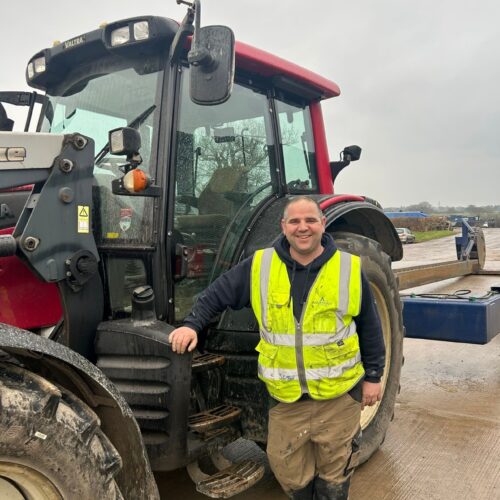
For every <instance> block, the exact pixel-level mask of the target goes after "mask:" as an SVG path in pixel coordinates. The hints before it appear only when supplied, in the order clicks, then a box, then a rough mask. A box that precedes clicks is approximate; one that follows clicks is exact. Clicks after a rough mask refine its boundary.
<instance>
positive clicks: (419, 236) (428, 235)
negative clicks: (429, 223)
mask: <svg viewBox="0 0 500 500" xmlns="http://www.w3.org/2000/svg"><path fill="white" fill-rule="evenodd" d="M413 234H414V235H415V238H416V240H415V243H422V241H429V240H437V239H438V238H445V237H446V236H453V234H454V232H453V231H446V230H445V231H415V232H414V233H413Z"/></svg>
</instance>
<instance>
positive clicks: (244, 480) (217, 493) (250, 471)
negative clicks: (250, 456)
mask: <svg viewBox="0 0 500 500" xmlns="http://www.w3.org/2000/svg"><path fill="white" fill-rule="evenodd" d="M264 471H265V468H264V465H263V464H259V463H257V462H254V461H252V460H245V461H243V462H240V463H239V464H234V465H231V466H230V467H228V468H227V469H224V470H221V471H220V472H217V473H216V474H214V475H213V476H210V477H209V478H207V479H204V480H202V481H200V482H198V483H196V490H197V491H198V492H200V493H202V494H203V495H206V496H208V497H210V498H230V497H232V496H234V495H237V494H238V493H241V492H242V491H245V490H247V489H248V488H250V487H252V486H253V485H254V484H255V483H257V482H258V481H259V480H260V479H262V476H263V475H264Z"/></svg>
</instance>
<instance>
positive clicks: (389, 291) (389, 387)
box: [332, 232, 404, 463]
mask: <svg viewBox="0 0 500 500" xmlns="http://www.w3.org/2000/svg"><path fill="white" fill-rule="evenodd" d="M332 236H333V238H334V240H335V244H336V245H337V247H338V248H340V249H341V250H344V251H346V252H349V253H351V254H354V255H359V256H360V257H361V268H362V270H363V273H364V274H365V276H366V278H367V280H368V281H369V283H370V286H371V290H372V294H373V297H374V299H375V304H376V307H377V311H378V315H379V317H380V323H381V326H382V332H383V335H384V343H385V350H386V356H385V367H384V375H383V377H382V400H381V401H380V402H379V403H377V404H376V405H374V406H367V407H365V409H364V410H363V412H362V413H361V429H362V439H361V445H360V459H359V463H363V462H366V460H368V459H369V458H370V457H371V455H372V454H373V453H375V451H377V449H378V448H379V447H380V445H381V444H382V443H383V441H384V439H385V434H386V432H387V428H388V426H389V423H390V421H391V420H392V418H393V416H394V405H395V403H396V396H397V395H398V392H399V379H400V375H401V366H402V364H403V337H404V329H403V315H402V307H401V301H400V299H399V291H398V285H397V282H396V278H395V276H394V274H393V272H392V269H391V260H390V257H389V256H388V255H387V254H386V253H384V251H383V250H382V247H381V245H380V244H379V243H378V242H377V241H374V240H372V239H370V238H366V237H364V236H360V235H357V234H353V233H347V232H342V233H341V232H338V233H334V234H333V235H332Z"/></svg>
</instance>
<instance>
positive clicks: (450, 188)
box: [0, 0, 500, 206]
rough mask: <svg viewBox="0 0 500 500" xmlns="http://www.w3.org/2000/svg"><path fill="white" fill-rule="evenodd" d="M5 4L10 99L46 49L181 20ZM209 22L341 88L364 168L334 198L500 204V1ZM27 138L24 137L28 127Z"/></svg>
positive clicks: (335, 112) (302, 10) (333, 153)
mask: <svg viewBox="0 0 500 500" xmlns="http://www.w3.org/2000/svg"><path fill="white" fill-rule="evenodd" d="M23 6H24V8H23V14H20V4H18V3H17V2H12V1H9V2H2V6H1V7H0V13H1V17H2V21H3V22H2V29H1V30H0V50H1V62H2V64H1V69H0V75H1V77H0V83H1V85H0V89H1V90H23V89H26V88H27V86H26V83H25V79H24V73H25V66H26V63H27V62H28V59H29V58H30V57H31V56H32V55H33V54H34V53H35V52H37V51H38V50H40V49H42V48H45V47H48V46H51V45H52V42H53V41H54V40H60V41H64V40H66V39H69V38H72V37H74V36H76V35H78V34H81V33H84V32H86V31H90V30H92V29H95V28H96V27H98V25H99V24H100V23H101V22H103V21H108V22H111V21H116V20H118V19H122V18H126V17H131V16H135V15H142V14H154V15H161V16H166V17H172V18H173V19H177V20H181V19H182V17H183V15H184V13H185V7H182V6H178V5H177V4H176V2H175V0H162V1H159V0H151V1H148V0H143V1H142V2H137V1H132V0H122V1H114V0H113V1H107V2H106V1H103V0H100V1H98V0H86V1H85V2H81V3H73V2H67V1H56V0H46V1H44V2H34V1H33V0H29V1H28V2H24V3H23ZM202 6H203V10H202V23H203V24H225V25H228V26H230V27H231V28H232V29H233V30H234V32H235V35H236V38H237V39H238V40H241V41H243V42H246V43H249V44H251V45H254V46H256V47H259V48H262V49H265V50H267V51H269V52H273V53H275V54H277V55H279V56H281V57H284V58H286V59H289V60H291V61H293V62H295V63H297V64H300V65H302V66H305V67H307V68H308V69H311V70H313V71H316V72H318V73H320V74H321V75H323V76H325V77H327V78H329V79H331V80H334V81H335V82H336V83H337V84H339V85H340V88H341V91H342V95H341V96H340V97H337V98H334V99H330V100H328V101H324V102H323V113H324V117H325V122H326V129H327V136H328V141H329V148H330V158H331V159H336V158H337V156H338V153H339V151H340V150H341V149H342V148H343V147H344V146H347V145H350V144H359V145H360V146H361V147H362V148H363V154H362V157H361V160H360V161H359V162H357V163H353V164H352V165H351V166H349V167H348V168H347V169H346V170H345V171H344V172H342V173H341V174H340V176H339V179H338V181H337V184H336V191H337V192H342V193H352V194H364V195H367V196H370V197H372V198H375V199H377V200H378V201H379V202H380V203H381V204H382V205H384V206H400V205H408V204H412V203H417V202H419V201H429V202H431V203H432V204H434V205H438V204H441V205H469V204H475V205H486V204H495V205H496V204H500V182H499V181H500V140H499V139H498V137H497V136H498V133H499V130H500V98H499V93H498V90H497V87H498V85H499V83H500V28H499V26H498V25H499V20H500V2H498V1H496V0H477V1H476V2H470V1H465V0H454V1H453V0H441V1H440V0H419V1H408V0H378V1H376V2H375V1H370V0H363V1H358V2H347V1H339V0H329V1H327V0H324V1H319V0H316V1H314V0H309V1H299V0H285V1H281V2H273V1H269V0H248V1H247V0H232V1H231V0H202ZM16 128H17V129H20V128H21V124H20V123H18V124H17V126H16Z"/></svg>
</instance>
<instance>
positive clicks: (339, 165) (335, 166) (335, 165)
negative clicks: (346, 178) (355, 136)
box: [330, 146, 361, 182]
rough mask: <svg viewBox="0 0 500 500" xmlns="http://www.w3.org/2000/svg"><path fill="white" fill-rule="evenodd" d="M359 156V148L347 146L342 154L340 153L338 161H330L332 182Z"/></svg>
mask: <svg viewBox="0 0 500 500" xmlns="http://www.w3.org/2000/svg"><path fill="white" fill-rule="evenodd" d="M360 156H361V148H360V147H359V146H347V147H346V148H344V150H343V151H342V153H340V158H341V159H340V161H331V162H330V169H331V171H332V181H333V182H335V179H336V178H337V176H338V175H339V173H340V172H341V171H342V169H344V168H345V167H347V165H349V163H351V161H358V160H359V158H360Z"/></svg>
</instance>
